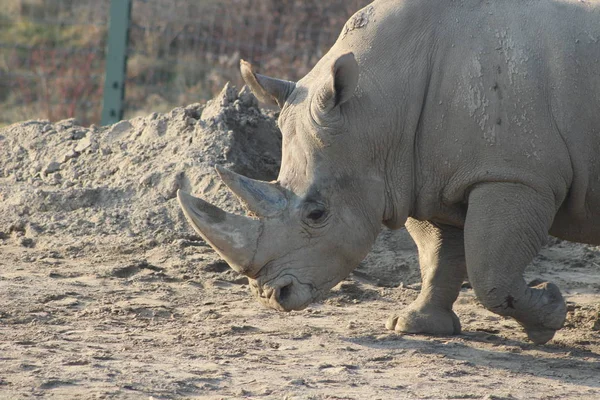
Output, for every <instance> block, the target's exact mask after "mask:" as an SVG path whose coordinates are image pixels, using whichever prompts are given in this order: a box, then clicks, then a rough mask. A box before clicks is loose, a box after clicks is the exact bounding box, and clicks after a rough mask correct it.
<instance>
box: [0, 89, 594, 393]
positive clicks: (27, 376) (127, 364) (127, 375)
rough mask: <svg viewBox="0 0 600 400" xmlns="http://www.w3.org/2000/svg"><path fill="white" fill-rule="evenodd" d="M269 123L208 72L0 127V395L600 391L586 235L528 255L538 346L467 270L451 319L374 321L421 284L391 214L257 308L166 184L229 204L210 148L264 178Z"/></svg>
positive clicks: (270, 170) (246, 98)
mask: <svg viewBox="0 0 600 400" xmlns="http://www.w3.org/2000/svg"><path fill="white" fill-rule="evenodd" d="M274 121H275V120H274V119H273V116H270V115H269V114H268V113H266V112H263V111H261V110H259V109H258V107H257V104H256V100H255V99H253V98H252V96H251V95H249V94H248V92H247V91H244V90H242V92H241V93H239V94H238V93H236V91H235V90H234V89H233V88H232V87H226V88H225V89H224V90H223V92H222V93H221V94H220V95H219V96H217V98H216V99H214V100H213V101H212V102H210V103H209V104H208V105H206V106H204V105H192V106H189V107H186V108H180V109H176V110H173V111H172V112H171V113H168V114H152V115H150V116H148V117H145V118H136V119H134V120H131V121H123V122H121V123H119V124H117V125H114V126H112V127H108V128H98V127H90V128H83V127H79V126H77V124H76V123H75V122H74V121H71V120H69V121H62V122H60V123H57V124H50V123H49V122H47V121H29V122H27V123H24V124H17V125H13V126H11V127H8V128H6V129H4V130H0V399H21V398H29V397H38V398H45V399H46V398H49V399H75V398H79V399H90V398H102V399H149V398H154V399H179V398H208V399H211V398H213V399H221V398H225V399H233V398H266V399H282V398H288V399H292V398H297V399H403V398H408V399H424V398H431V399H470V398H474V399H551V398H552V399H577V398H582V399H584V398H585V399H598V398H600V321H599V317H600V315H599V313H600V247H593V246H584V245H578V244H570V243H567V242H560V241H558V240H552V241H551V246H549V247H547V248H545V249H544V250H543V251H542V253H541V255H540V256H539V257H538V258H537V259H536V260H535V262H534V263H533V265H532V266H531V267H530V268H529V270H528V272H527V279H528V280H530V279H534V278H542V279H547V280H550V281H553V282H555V283H556V284H558V285H559V287H560V288H561V289H562V291H563V293H564V294H565V295H566V298H567V300H568V301H569V315H568V320H567V323H566V326H565V328H564V329H562V330H561V331H559V332H558V334H557V335H556V337H555V339H554V340H552V341H551V342H549V343H548V344H547V345H544V346H534V345H532V344H531V343H530V342H528V341H527V339H526V336H525V334H524V333H523V331H522V330H521V328H520V327H519V326H518V325H517V324H516V323H515V322H514V321H512V320H506V319H503V318H500V317H498V316H496V315H494V314H492V313H489V312H487V311H486V310H485V309H483V308H482V307H481V306H480V305H479V304H478V302H477V300H476V299H475V296H474V294H473V291H472V289H470V288H469V287H468V284H465V285H464V286H465V287H464V289H463V291H462V293H461V295H460V298H459V299H458V301H457V304H456V307H455V310H456V312H457V314H458V315H459V317H460V318H461V321H462V324H463V329H464V332H463V334H462V335H459V336H454V337H432V336H423V335H399V334H395V333H393V332H389V331H386V330H385V327H384V324H385V320H386V319H387V317H388V316H389V315H391V314H393V313H394V312H395V311H397V310H399V309H401V308H402V307H405V306H406V305H407V304H408V303H409V302H410V301H412V300H413V299H414V298H415V297H416V295H417V293H418V290H419V275H418V266H417V256H416V250H415V247H414V244H413V243H412V241H411V239H410V237H409V236H408V235H407V233H406V232H405V231H396V232H389V231H385V232H383V233H382V235H381V236H380V240H379V241H378V243H377V244H376V246H375V248H374V249H373V251H372V252H371V254H370V255H369V256H368V257H367V259H366V260H365V261H364V262H363V263H362V264H361V265H360V266H359V268H358V269H357V270H356V271H355V272H354V273H353V274H352V275H351V276H350V277H349V278H348V279H347V280H345V281H343V282H341V283H340V284H339V285H338V286H337V287H336V288H335V289H334V290H333V291H332V292H331V294H330V295H329V297H328V298H326V299H325V300H324V301H323V302H321V303H319V304H314V305H312V306H311V307H310V308H309V309H307V310H304V311H300V312H292V313H289V314H282V313H277V312H275V311H272V310H267V309H265V308H263V307H262V306H260V305H259V303H258V302H257V301H255V300H254V299H253V298H252V297H251V295H250V293H249V288H248V286H247V283H248V281H247V279H246V278H243V277H241V276H239V275H237V274H236V273H234V272H233V271H231V270H230V269H229V268H228V266H227V265H226V264H225V263H224V262H223V261H221V260H220V259H219V258H218V257H217V256H216V255H215V253H214V252H213V251H212V250H211V249H210V248H209V247H208V246H207V245H206V244H205V243H204V242H202V241H201V240H200V239H199V238H198V237H197V236H196V235H195V234H194V233H193V231H192V230H191V228H190V227H189V225H188V224H187V223H186V221H185V220H184V218H183V216H182V213H181V211H180V210H179V207H178V205H177V201H176V200H175V198H174V196H175V192H176V190H177V189H178V188H183V189H185V190H187V191H191V192H193V193H195V194H197V195H199V196H202V197H204V198H206V199H208V200H209V201H211V202H215V203H216V204H217V205H219V206H221V207H224V208H226V209H228V210H230V211H240V207H239V204H237V202H236V201H235V199H234V197H233V196H232V195H231V194H230V193H229V192H228V191H227V190H226V189H225V188H224V187H223V185H222V184H221V183H220V182H219V181H218V179H215V174H214V165H215V164H221V165H226V166H228V167H231V168H233V169H234V170H236V171H238V172H241V173H244V174H248V175H249V176H251V177H253V178H258V179H265V180H270V179H273V178H274V177H275V176H276V173H277V169H278V162H279V161H278V160H279V158H280V146H281V136H280V134H279V132H278V130H277V128H276V126H275V122H274Z"/></svg>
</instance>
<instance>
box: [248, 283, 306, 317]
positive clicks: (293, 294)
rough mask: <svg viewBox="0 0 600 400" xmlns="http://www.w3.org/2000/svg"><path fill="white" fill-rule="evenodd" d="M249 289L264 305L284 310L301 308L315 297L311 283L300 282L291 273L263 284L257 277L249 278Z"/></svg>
mask: <svg viewBox="0 0 600 400" xmlns="http://www.w3.org/2000/svg"><path fill="white" fill-rule="evenodd" d="M250 290H251V291H252V293H253V294H254V296H256V297H257V298H258V300H259V301H260V302H261V303H262V304H264V305H265V306H267V307H269V308H272V309H275V310H277V311H285V312H288V311H293V310H302V309H304V308H306V307H307V306H308V305H309V304H310V303H312V302H313V301H315V299H316V297H317V296H315V290H314V288H313V286H312V285H311V284H307V283H301V282H300V281H298V279H297V278H296V277H294V276H291V275H285V276H283V277H281V278H279V279H276V280H275V281H272V282H267V283H263V284H261V283H260V282H259V279H250Z"/></svg>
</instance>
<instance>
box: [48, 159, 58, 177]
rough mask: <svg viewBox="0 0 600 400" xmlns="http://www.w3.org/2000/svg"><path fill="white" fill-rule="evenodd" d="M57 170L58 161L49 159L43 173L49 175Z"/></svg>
mask: <svg viewBox="0 0 600 400" xmlns="http://www.w3.org/2000/svg"><path fill="white" fill-rule="evenodd" d="M59 170H60V163H59V162H56V161H51V162H50V163H49V164H48V165H47V166H46V168H45V169H44V175H49V174H52V173H54V172H56V171H59Z"/></svg>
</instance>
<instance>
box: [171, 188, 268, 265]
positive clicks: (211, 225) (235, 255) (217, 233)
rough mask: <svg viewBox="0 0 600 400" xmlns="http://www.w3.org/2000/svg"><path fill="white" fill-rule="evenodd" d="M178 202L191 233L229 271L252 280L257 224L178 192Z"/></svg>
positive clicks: (253, 220)
mask: <svg viewBox="0 0 600 400" xmlns="http://www.w3.org/2000/svg"><path fill="white" fill-rule="evenodd" d="M177 200H179V205H180V206H181V208H182V209H183V213H184V214H185V216H186V218H187V220H188V221H189V222H190V224H192V226H193V227H194V230H195V231H196V232H198V233H199V234H200V236H202V238H204V240H206V241H207V242H208V244H210V246H211V247H212V248H213V249H214V250H215V251H216V252H217V253H219V255H220V256H221V257H222V258H223V259H224V260H225V261H227V263H228V264H229V265H230V266H231V268H233V269H234V270H235V271H237V272H239V273H241V274H245V275H249V276H252V275H253V270H252V268H253V265H252V261H253V259H254V255H255V253H256V250H257V239H258V236H259V231H260V224H261V223H260V221H258V220H255V219H252V218H248V217H244V216H241V215H235V214H230V213H228V212H225V211H223V210H221V209H220V208H218V207H215V206H213V205H212V204H210V203H207V202H206V201H204V200H202V199H199V198H197V197H194V196H191V195H189V194H188V193H185V192H182V191H181V190H178V191H177Z"/></svg>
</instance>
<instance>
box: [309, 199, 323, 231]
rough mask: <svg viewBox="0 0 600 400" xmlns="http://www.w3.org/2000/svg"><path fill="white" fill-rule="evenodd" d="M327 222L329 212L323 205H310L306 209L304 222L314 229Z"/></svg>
mask: <svg viewBox="0 0 600 400" xmlns="http://www.w3.org/2000/svg"><path fill="white" fill-rule="evenodd" d="M326 220H327V210H326V209H325V207H324V206H323V205H322V204H318V203H308V204H306V206H305V207H304V221H305V222H306V223H307V224H308V225H310V226H314V227H318V226H320V225H322V224H323V223H324V222H325V221H326Z"/></svg>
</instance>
